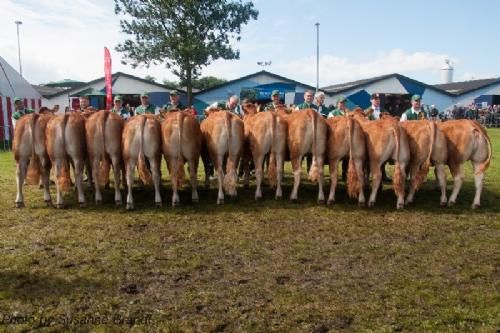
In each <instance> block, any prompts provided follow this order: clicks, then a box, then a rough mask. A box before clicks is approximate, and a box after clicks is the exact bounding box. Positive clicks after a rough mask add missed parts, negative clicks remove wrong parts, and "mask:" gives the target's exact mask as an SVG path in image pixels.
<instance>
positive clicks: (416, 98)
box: [400, 95, 425, 121]
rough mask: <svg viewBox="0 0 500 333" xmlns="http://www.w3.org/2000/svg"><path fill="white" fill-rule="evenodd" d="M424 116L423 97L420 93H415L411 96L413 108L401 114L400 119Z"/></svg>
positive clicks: (405, 119) (416, 118)
mask: <svg viewBox="0 0 500 333" xmlns="http://www.w3.org/2000/svg"><path fill="white" fill-rule="evenodd" d="M422 116H424V118H425V114H424V112H423V111H422V97H420V95H413V96H411V108H409V109H408V110H406V112H404V113H403V114H402V115H401V120H400V121H407V120H419V119H421V118H422Z"/></svg>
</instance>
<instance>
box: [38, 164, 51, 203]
mask: <svg viewBox="0 0 500 333" xmlns="http://www.w3.org/2000/svg"><path fill="white" fill-rule="evenodd" d="M40 168H41V170H40V171H41V173H42V179H41V180H42V186H43V201H45V204H46V205H47V206H49V207H50V206H52V198H51V197H50V191H49V186H50V162H49V161H48V159H47V158H45V157H41V158H40Z"/></svg>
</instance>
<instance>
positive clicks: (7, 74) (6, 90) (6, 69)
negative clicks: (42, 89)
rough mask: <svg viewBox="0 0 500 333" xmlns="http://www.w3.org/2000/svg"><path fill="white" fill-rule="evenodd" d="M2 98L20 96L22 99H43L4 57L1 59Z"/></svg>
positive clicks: (0, 90)
mask: <svg viewBox="0 0 500 333" xmlns="http://www.w3.org/2000/svg"><path fill="white" fill-rule="evenodd" d="M0 96H12V97H14V96H18V97H22V98H36V99H38V98H41V97H42V96H41V95H40V93H39V92H38V91H37V90H36V89H35V88H33V87H32V86H31V84H30V83H29V82H28V81H26V79H24V78H23V77H22V76H21V75H19V73H18V72H17V71H16V70H15V69H14V68H13V67H12V66H11V65H9V63H8V62H7V61H6V60H5V59H4V58H2V57H0Z"/></svg>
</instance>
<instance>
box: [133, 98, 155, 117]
mask: <svg viewBox="0 0 500 333" xmlns="http://www.w3.org/2000/svg"><path fill="white" fill-rule="evenodd" d="M146 113H150V114H155V113H156V106H154V105H153V104H149V94H148V93H145V92H143V93H141V105H139V106H138V107H137V108H136V109H135V114H136V115H139V114H146Z"/></svg>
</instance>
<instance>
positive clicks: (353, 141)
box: [326, 117, 366, 206]
mask: <svg viewBox="0 0 500 333" xmlns="http://www.w3.org/2000/svg"><path fill="white" fill-rule="evenodd" d="M326 123H327V125H328V148H327V157H328V161H329V166H330V182H331V185H330V195H329V197H328V204H329V205H331V204H333V203H334V202H335V189H336V187H337V166H338V164H339V162H340V161H341V160H342V159H344V158H346V157H348V158H349V167H348V172H347V186H348V194H349V196H350V197H356V196H357V197H358V204H359V205H360V206H364V205H365V194H364V191H363V189H364V170H363V163H364V161H365V158H366V148H365V136H364V133H363V130H362V128H361V126H360V125H359V123H358V122H357V121H355V120H354V119H352V118H351V117H333V118H329V119H327V120H326Z"/></svg>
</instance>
